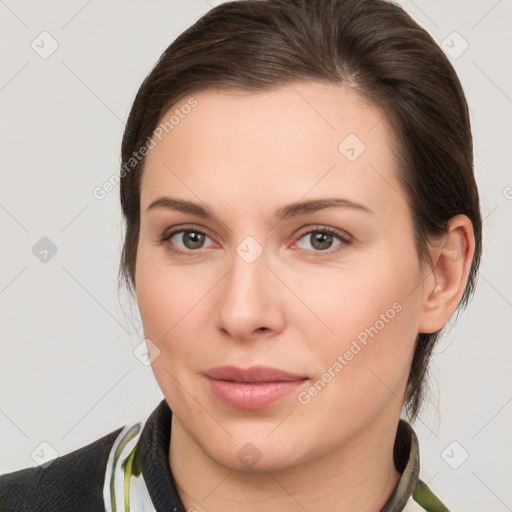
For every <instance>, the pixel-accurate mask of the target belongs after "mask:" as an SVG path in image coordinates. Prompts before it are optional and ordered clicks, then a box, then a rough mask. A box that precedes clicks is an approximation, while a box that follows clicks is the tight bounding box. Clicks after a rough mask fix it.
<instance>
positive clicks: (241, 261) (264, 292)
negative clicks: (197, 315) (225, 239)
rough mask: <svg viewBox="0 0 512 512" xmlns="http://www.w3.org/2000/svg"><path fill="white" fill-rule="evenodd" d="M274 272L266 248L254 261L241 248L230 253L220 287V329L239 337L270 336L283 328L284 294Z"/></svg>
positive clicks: (242, 339) (218, 317)
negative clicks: (228, 265) (227, 268)
mask: <svg viewBox="0 0 512 512" xmlns="http://www.w3.org/2000/svg"><path fill="white" fill-rule="evenodd" d="M240 254H242V256H241V255H240ZM274 272H275V270H273V269H271V268H270V266H269V261H268V258H267V257H266V253H265V251H263V252H262V253H261V254H260V255H259V256H258V257H257V258H256V259H255V260H254V261H251V259H250V258H247V257H245V255H244V254H243V252H240V253H239V252H237V253H235V254H234V255H233V265H232V267H231V270H230V271H229V272H228V273H227V275H226V276H225V278H224V279H223V286H222V287H221V288H220V290H219V305H218V316H217V322H218V328H219V329H221V330H223V331H225V332H226V333H228V334H229V335H230V336H231V337H232V338H234V339H236V340H239V341H249V340H251V339H256V338H259V339H261V338H270V337H273V336H275V335H276V334H277V333H279V332H281V331H282V329H283V328H284V325H285V323H286V321H285V314H284V309H285V308H284V304H283V302H282V301H283V299H284V298H285V294H284V293H283V290H282V288H283V284H282V283H281V282H280V281H279V279H278V278H277V277H276V275H275V274H274Z"/></svg>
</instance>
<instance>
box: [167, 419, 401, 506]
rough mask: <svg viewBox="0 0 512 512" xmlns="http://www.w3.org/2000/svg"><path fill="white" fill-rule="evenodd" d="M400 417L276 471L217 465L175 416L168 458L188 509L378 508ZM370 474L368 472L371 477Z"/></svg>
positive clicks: (390, 485)
mask: <svg viewBox="0 0 512 512" xmlns="http://www.w3.org/2000/svg"><path fill="white" fill-rule="evenodd" d="M398 419H399V417H396V418H391V420H390V419H389V418H386V417H385V416H382V417H379V418H377V419H376V420H375V421H374V422H372V423H371V424H370V425H369V426H368V427H367V428H366V429H365V430H362V431H360V432H358V433H357V435H356V436H354V437H353V438H351V439H350V440H349V441H347V442H346V443H345V444H344V445H343V446H341V447H339V448H337V449H335V450H332V451H330V452H329V453H326V454H323V455H321V456H319V457H317V458H315V459H313V460H310V461H307V462H304V463H301V464H298V465H295V466H293V467H290V468H286V469H282V470H279V471H269V472H267V471H264V472H261V471H260V472H257V471H253V472H243V471H237V470H233V469H231V468H227V467H225V466H223V465H220V464H218V463H217V462H216V461H215V460H213V459H212V458H211V457H210V456H208V454H206V453H205V452H204V451H203V449H202V448H201V447H200V446H199V445H198V444H197V443H196V442H195V441H194V440H193V439H192V438H191V437H190V436H189V435H188V434H187V432H186V431H185V430H184V429H183V427H182V425H181V424H180V423H179V422H178V420H177V419H176V418H175V417H174V416H173V420H172V428H171V431H172V433H171V443H170V447H169V459H170V467H171V472H172V474H173V478H174V481H175V484H176V488H177V490H178V493H179V495H180V498H181V500H182V502H183V504H184V505H185V508H186V509H187V510H196V511H197V512H203V511H204V512H206V511H207V512H218V511H219V512H220V511H221V510H237V511H240V512H253V511H254V512H256V511H260V510H261V504H262V503H267V504H269V505H270V504H271V505H272V506H271V508H272V509H274V510H280V511H283V512H292V511H293V512H296V511H300V512H303V511H304V510H307V511H308V512H314V511H320V510H322V511H326V510H333V511H334V510H336V511H340V510H342V511H344V512H349V511H355V510H357V511H366V510H367V511H376V510H380V509H381V508H382V507H383V506H384V504H385V503H386V501H387V499H388V498H389V496H390V495H391V493H392V492H393V490H394V488H395V487H396V485H397V483H398V481H399V479H400V473H398V471H397V470H396V468H395V466H394V463H393V446H394V441H395V435H396V427H397V424H398ZM369 476H370V477H369Z"/></svg>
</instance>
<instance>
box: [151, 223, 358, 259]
mask: <svg viewBox="0 0 512 512" xmlns="http://www.w3.org/2000/svg"><path fill="white" fill-rule="evenodd" d="M190 232H193V233H199V234H200V235H204V236H207V237H208V238H210V237H209V236H208V234H207V233H205V232H204V231H202V230H200V229H197V228H195V227H193V226H182V227H180V228H179V229H175V230H173V231H171V232H170V233H168V234H164V236H163V237H162V238H160V239H159V240H158V243H159V244H167V249H168V250H170V251H171V252H173V253H177V254H179V255H184V256H186V255H190V256H191V255H193V254H194V255H196V254H200V252H201V250H200V249H198V250H193V249H190V250H188V251H182V250H179V249H175V248H173V247H172V245H171V244H170V243H168V242H169V241H170V239H171V238H172V237H173V236H174V235H177V234H178V233H190ZM312 233H328V234H330V235H334V236H335V237H336V238H338V240H339V241H340V242H341V244H340V245H338V246H336V247H335V248H334V249H329V250H326V251H308V252H309V253H310V254H312V255H313V256H315V257H320V256H325V255H330V254H333V253H335V252H337V251H338V250H340V249H341V248H343V247H344V246H347V245H350V244H351V243H352V239H351V237H350V236H349V235H348V234H345V235H343V234H341V233H340V232H339V231H337V230H335V229H333V228H330V227H329V226H320V227H318V228H315V229H310V230H309V231H305V232H304V233H301V234H300V235H299V236H298V237H297V241H298V240H300V239H301V238H304V237H305V236H306V235H310V234H312Z"/></svg>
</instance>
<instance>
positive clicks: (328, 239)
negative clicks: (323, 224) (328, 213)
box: [299, 228, 350, 254]
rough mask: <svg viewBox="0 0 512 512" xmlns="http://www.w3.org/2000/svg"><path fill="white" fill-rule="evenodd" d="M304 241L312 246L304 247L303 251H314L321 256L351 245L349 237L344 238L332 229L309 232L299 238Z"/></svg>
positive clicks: (318, 229)
mask: <svg viewBox="0 0 512 512" xmlns="http://www.w3.org/2000/svg"><path fill="white" fill-rule="evenodd" d="M303 239H304V240H306V241H307V242H309V245H310V247H302V248H303V249H306V250H312V251H313V252H316V253H320V254H321V253H327V254H328V253H331V252H334V251H336V250H337V248H338V247H339V246H345V245H348V244H349V243H350V239H349V237H348V236H344V235H342V234H341V233H338V232H337V231H335V230H334V229H332V228H321V229H320V228H317V229H313V230H309V231H307V232H306V233H303V234H302V235H301V236H300V237H299V241H300V240H303ZM336 241H338V243H336ZM333 247H334V248H333Z"/></svg>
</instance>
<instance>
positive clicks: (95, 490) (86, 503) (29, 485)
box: [0, 427, 123, 512]
mask: <svg viewBox="0 0 512 512" xmlns="http://www.w3.org/2000/svg"><path fill="white" fill-rule="evenodd" d="M122 429H123V427H120V428H118V429H117V430H114V431H113V432H111V433H110V434H107V435H105V436H103V437H102V438H100V439H97V440H96V441H94V442H92V443H90V444H88V445H87V446H84V447H82V448H79V449H78V450H75V451H73V452H71V453H68V454H66V455H62V456H60V457H57V458H55V459H53V461H51V463H50V464H49V465H47V466H46V467H45V468H42V467H33V468H26V469H21V470H19V471H14V472H12V473H6V474H3V475H0V510H2V511H3V512H11V511H26V512H30V511H35V510H45V511H48V512H50V511H61V510H62V511H64V510H73V511H75V512H78V511H81V510H84V511H85V510H88V511H90V510H103V508H104V505H103V484H104V481H105V470H106V466H107V461H108V458H109V454H110V451H111V448H112V445H113V444H114V442H115V441H116V439H117V437H118V436H119V434H120V432H121V431H122Z"/></svg>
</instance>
